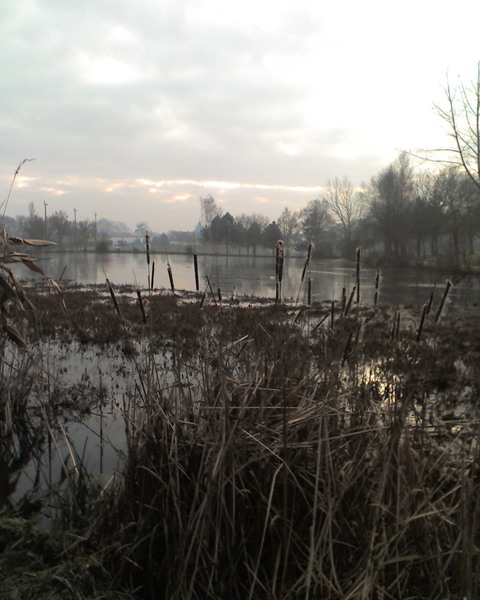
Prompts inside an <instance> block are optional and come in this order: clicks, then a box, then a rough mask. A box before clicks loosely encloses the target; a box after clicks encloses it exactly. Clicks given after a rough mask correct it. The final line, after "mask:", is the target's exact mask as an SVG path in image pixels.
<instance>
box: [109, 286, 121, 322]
mask: <svg viewBox="0 0 480 600" xmlns="http://www.w3.org/2000/svg"><path fill="white" fill-rule="evenodd" d="M107 286H108V291H109V292H110V296H111V298H112V302H113V306H114V307H115V310H116V311H117V314H118V315H119V316H120V307H119V306H118V302H117V298H116V297H115V292H114V291H113V287H112V284H111V283H110V281H109V280H108V279H107Z"/></svg>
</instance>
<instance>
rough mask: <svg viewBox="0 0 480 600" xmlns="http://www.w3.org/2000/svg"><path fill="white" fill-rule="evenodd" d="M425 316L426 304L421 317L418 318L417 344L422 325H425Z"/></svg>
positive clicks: (426, 311)
mask: <svg viewBox="0 0 480 600" xmlns="http://www.w3.org/2000/svg"><path fill="white" fill-rule="evenodd" d="M427 314H428V304H424V305H423V311H422V316H421V318H420V325H419V327H418V331H417V342H419V341H420V336H421V335H422V330H423V325H424V323H425V317H426V316H427Z"/></svg>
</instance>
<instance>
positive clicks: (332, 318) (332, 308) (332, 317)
mask: <svg viewBox="0 0 480 600" xmlns="http://www.w3.org/2000/svg"><path fill="white" fill-rule="evenodd" d="M334 322H335V302H332V304H331V306H330V329H333V325H334Z"/></svg>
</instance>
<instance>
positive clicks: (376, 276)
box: [373, 271, 380, 306]
mask: <svg viewBox="0 0 480 600" xmlns="http://www.w3.org/2000/svg"><path fill="white" fill-rule="evenodd" d="M379 284H380V271H377V273H376V275H375V296H374V298H373V306H377V304H378V287H379Z"/></svg>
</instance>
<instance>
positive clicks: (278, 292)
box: [275, 240, 283, 302]
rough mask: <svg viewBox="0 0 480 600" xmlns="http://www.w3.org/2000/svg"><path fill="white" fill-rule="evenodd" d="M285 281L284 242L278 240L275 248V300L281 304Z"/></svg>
mask: <svg viewBox="0 0 480 600" xmlns="http://www.w3.org/2000/svg"><path fill="white" fill-rule="evenodd" d="M282 279H283V242H282V240H278V242H277V245H276V248H275V283H276V285H275V300H276V301H277V302H280V300H281V298H282Z"/></svg>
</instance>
